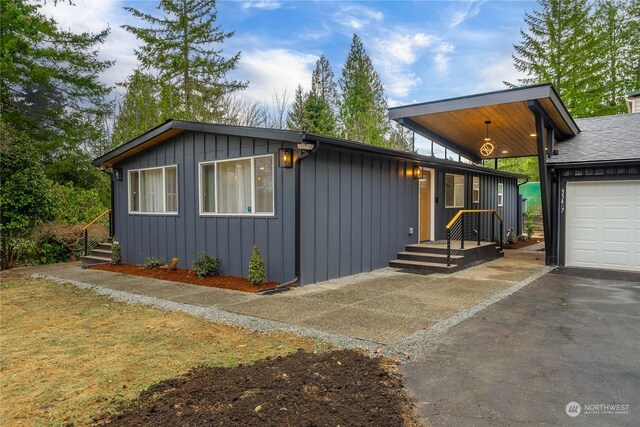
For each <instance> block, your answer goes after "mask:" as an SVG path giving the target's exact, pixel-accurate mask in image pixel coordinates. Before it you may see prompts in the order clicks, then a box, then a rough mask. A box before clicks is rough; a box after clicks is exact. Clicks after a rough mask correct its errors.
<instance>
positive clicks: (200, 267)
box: [192, 252, 220, 277]
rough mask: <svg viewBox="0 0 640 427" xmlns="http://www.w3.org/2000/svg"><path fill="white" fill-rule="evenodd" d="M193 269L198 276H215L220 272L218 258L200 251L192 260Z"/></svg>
mask: <svg viewBox="0 0 640 427" xmlns="http://www.w3.org/2000/svg"><path fill="white" fill-rule="evenodd" d="M192 267H193V271H195V273H196V276H198V277H207V276H217V275H218V274H220V260H219V259H218V258H216V257H213V256H211V255H209V254H208V253H206V252H202V253H201V254H200V255H198V256H197V257H196V259H195V260H193V265H192Z"/></svg>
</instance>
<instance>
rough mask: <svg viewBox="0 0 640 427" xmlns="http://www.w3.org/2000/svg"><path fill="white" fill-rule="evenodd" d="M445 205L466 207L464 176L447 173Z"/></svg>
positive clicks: (448, 206)
mask: <svg viewBox="0 0 640 427" xmlns="http://www.w3.org/2000/svg"><path fill="white" fill-rule="evenodd" d="M444 193H445V197H444V198H445V207H447V208H463V207H464V176H463V175H454V174H450V173H448V174H446V175H445V192H444Z"/></svg>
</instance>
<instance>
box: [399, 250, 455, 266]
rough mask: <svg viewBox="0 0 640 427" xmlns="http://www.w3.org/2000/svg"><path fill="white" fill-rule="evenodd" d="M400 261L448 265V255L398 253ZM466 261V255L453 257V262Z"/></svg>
mask: <svg viewBox="0 0 640 427" xmlns="http://www.w3.org/2000/svg"><path fill="white" fill-rule="evenodd" d="M398 259H401V260H405V261H420V262H435V263H442V262H444V263H446V262H447V254H446V252H445V253H443V254H442V253H430V252H412V251H402V252H398ZM461 259H464V255H451V261H455V260H461Z"/></svg>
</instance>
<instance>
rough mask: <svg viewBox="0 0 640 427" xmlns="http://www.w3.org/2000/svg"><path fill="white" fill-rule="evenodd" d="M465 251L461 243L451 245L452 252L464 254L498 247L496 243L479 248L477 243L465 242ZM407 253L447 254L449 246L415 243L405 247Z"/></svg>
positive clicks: (482, 244)
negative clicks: (461, 247)
mask: <svg viewBox="0 0 640 427" xmlns="http://www.w3.org/2000/svg"><path fill="white" fill-rule="evenodd" d="M464 245H465V247H464V249H460V242H457V241H456V242H453V244H452V245H451V248H452V250H454V249H455V250H456V251H459V252H462V253H464V252H465V251H474V250H478V249H480V248H485V247H489V246H491V247H497V245H496V244H495V243H494V242H480V246H478V244H477V242H474V241H473V240H465V242H464ZM405 251H406V252H421V253H426V254H445V255H446V254H447V245H446V244H439V243H434V244H430V243H428V244H424V243H414V244H411V245H406V246H405Z"/></svg>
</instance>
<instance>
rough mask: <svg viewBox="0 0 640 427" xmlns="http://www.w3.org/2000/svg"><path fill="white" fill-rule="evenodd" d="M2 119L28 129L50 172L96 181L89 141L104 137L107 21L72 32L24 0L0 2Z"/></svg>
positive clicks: (80, 182)
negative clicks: (96, 27) (97, 27)
mask: <svg viewBox="0 0 640 427" xmlns="http://www.w3.org/2000/svg"><path fill="white" fill-rule="evenodd" d="M0 8H1V10H0V12H1V13H0V16H1V19H2V22H1V24H0V49H1V51H2V55H0V108H1V112H2V115H1V120H2V121H4V122H5V123H10V124H11V126H12V128H13V129H15V130H16V132H19V133H22V134H24V135H26V137H27V138H29V139H30V140H31V141H33V146H32V147H31V149H32V151H33V154H32V155H33V156H35V157H37V159H38V161H39V163H40V165H41V166H42V167H43V168H44V171H45V172H46V174H47V176H48V177H50V178H52V179H54V180H56V181H63V182H67V181H71V182H74V183H75V184H77V185H78V186H81V187H85V188H86V187H92V186H94V185H96V184H97V183H98V182H100V178H101V177H100V175H102V174H99V173H98V172H96V171H95V168H93V167H92V166H91V165H90V159H89V154H93V153H88V149H89V148H90V147H88V146H87V144H86V141H98V140H101V139H102V138H103V137H104V129H103V126H102V124H103V122H104V118H105V117H106V116H108V115H109V114H110V113H111V106H110V103H109V102H106V101H105V99H106V97H107V96H108V95H109V93H110V91H111V89H110V88H109V87H107V86H106V85H104V84H103V83H101V82H100V80H99V75H100V73H102V72H104V71H105V70H107V69H108V68H109V67H110V66H111V65H112V62H111V61H104V60H101V59H99V58H98V51H99V47H100V45H101V44H102V43H104V41H105V40H106V38H107V36H108V34H109V29H105V30H103V31H100V32H97V33H81V34H76V33H73V32H71V31H65V30H62V29H60V28H59V27H58V25H57V24H56V22H55V21H54V20H53V19H50V18H47V17H46V16H44V15H43V14H42V13H41V12H40V8H41V5H40V4H38V3H33V2H28V1H24V0H3V1H1V2H0Z"/></svg>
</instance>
